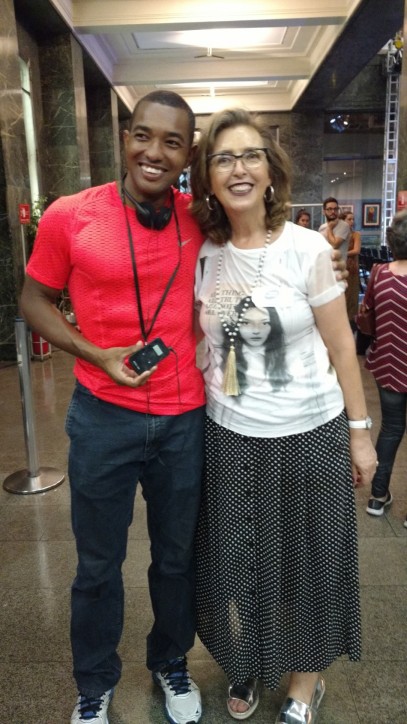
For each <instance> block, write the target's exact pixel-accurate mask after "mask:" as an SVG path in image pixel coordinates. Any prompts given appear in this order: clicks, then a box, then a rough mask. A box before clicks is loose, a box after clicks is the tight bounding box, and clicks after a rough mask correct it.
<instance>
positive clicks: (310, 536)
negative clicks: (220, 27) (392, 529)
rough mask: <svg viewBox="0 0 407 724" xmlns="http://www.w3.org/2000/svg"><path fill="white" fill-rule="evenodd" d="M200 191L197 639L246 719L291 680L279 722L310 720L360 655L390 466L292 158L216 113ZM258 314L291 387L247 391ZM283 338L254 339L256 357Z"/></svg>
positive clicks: (261, 383) (195, 168) (195, 179)
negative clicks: (363, 559)
mask: <svg viewBox="0 0 407 724" xmlns="http://www.w3.org/2000/svg"><path fill="white" fill-rule="evenodd" d="M191 188H192V193H193V198H194V199H195V200H194V202H193V204H192V207H191V208H192V212H193V214H194V215H195V217H196V219H197V221H198V223H199V224H200V226H201V228H202V230H203V232H204V233H205V234H206V235H207V237H208V239H207V241H206V242H205V243H204V245H203V247H202V249H201V252H200V258H199V262H198V264H197V270H196V299H197V304H198V305H199V306H200V323H201V327H202V330H203V333H204V335H205V340H206V346H205V355H204V361H203V365H202V366H203V370H204V377H205V384H206V393H207V419H206V437H205V469H204V482H203V500H202V507H201V512H200V517H199V523H198V530H197V539H196V556H197V618H198V626H197V631H198V635H199V637H200V638H201V640H202V642H203V643H204V645H205V646H206V647H207V648H208V650H209V651H210V653H211V654H212V655H213V656H214V658H215V659H216V661H217V662H218V664H219V665H220V666H221V667H222V668H223V670H224V671H225V673H226V675H227V678H228V680H229V688H228V694H227V709H228V711H229V714H230V716H231V717H232V718H234V719H239V720H240V719H246V718H248V717H249V716H250V715H251V714H252V713H253V712H254V710H255V709H256V707H257V704H258V701H259V691H258V685H257V681H258V680H259V679H260V680H262V681H263V682H264V684H265V685H266V686H267V687H269V688H270V689H274V688H276V687H277V686H278V684H279V682H280V678H281V676H282V674H283V673H284V672H290V678H289V684H288V696H287V698H286V700H285V701H284V703H283V705H282V707H281V710H280V713H279V715H278V716H277V719H276V721H277V722H278V723H279V724H280V723H285V724H294V722H295V724H311V723H313V722H314V721H315V718H316V715H317V710H318V707H319V704H320V701H321V699H322V697H323V694H324V689H325V684H324V680H323V678H322V676H321V674H320V672H321V670H322V669H325V668H326V667H328V666H329V665H330V664H331V663H332V662H333V661H334V660H335V659H336V658H338V657H340V656H342V655H343V654H348V655H349V657H350V658H351V659H352V660H356V659H358V658H359V656H360V643H361V642H360V613H359V584H358V562H357V529H356V518H355V503H354V491H353V485H354V484H356V483H357V482H358V483H361V484H368V483H370V481H371V479H372V477H373V472H374V470H375V465H376V454H375V450H374V447H373V445H372V442H371V439H370V434H369V427H370V424H371V421H370V418H368V415H367V409H366V402H365V398H364V394H363V388H362V381H361V376H360V369H359V365H358V361H357V358H356V354H355V344H354V339H353V336H352V332H351V329H350V327H349V324H348V320H347V316H346V308H345V301H344V295H343V286H342V285H341V284H338V283H337V282H336V280H335V277H334V275H333V273H332V268H331V262H330V254H331V249H330V246H329V244H327V242H326V241H325V240H324V239H323V238H322V236H321V235H320V234H318V232H315V231H311V230H309V229H304V228H302V227H300V226H298V225H295V224H293V223H291V222H288V221H287V220H286V214H287V209H288V205H289V201H290V171H289V161H288V158H287V156H286V154H285V153H284V152H283V151H282V149H281V148H280V147H279V146H278V145H277V144H276V143H275V142H274V140H273V138H272V135H271V133H270V129H269V128H268V127H267V125H264V124H263V123H261V120H260V119H259V120H256V118H254V117H253V116H251V115H250V114H249V113H248V112H247V111H244V110H242V109H232V110H226V111H222V112H220V113H218V114H216V115H215V116H214V117H213V118H212V120H211V121H210V123H209V125H208V128H207V130H206V131H205V132H204V133H203V134H202V136H201V139H200V142H199V146H198V153H197V155H196V156H195V157H194V160H193V163H192V168H191ZM254 307H256V308H257V309H258V310H259V312H258V313H257V319H260V318H262V319H263V323H264V324H265V325H266V326H268V325H270V334H273V323H272V322H271V317H270V320H268V319H267V316H266V314H265V313H264V311H263V312H262V310H265V309H267V308H272V309H273V310H274V311H275V313H277V315H278V320H279V323H278V325H276V324H274V329H275V332H274V334H275V336H276V346H277V347H281V345H282V344H283V349H284V356H283V357H282V358H281V359H280V361H279V368H280V377H284V379H283V380H282V381H281V383H279V384H273V382H272V380H271V379H270V382H269V383H268V382H266V378H267V374H268V373H267V370H266V368H265V365H264V364H263V365H258V366H257V368H256V371H255V372H254V370H253V371H252V375H253V374H254V373H255V374H257V381H258V384H257V386H256V385H255V384H253V383H252V384H250V385H247V386H242V387H241V386H240V384H239V364H240V363H239V356H238V353H237V338H238V335H240V336H242V328H243V325H244V322H245V321H246V322H247V321H248V313H249V311H250V310H252V309H253V308H254ZM260 312H261V314H260ZM252 314H253V313H251V316H252ZM269 337H270V335H267V338H266V334H265V333H264V338H263V339H264V341H262V342H260V340H259V339H258V335H257V336H256V342H258V345H257V352H259V348H261V347H263V353H265V340H266V339H269ZM222 346H223V347H224V357H223V358H224V362H223V368H222V369H221V371H220V369H219V352H218V350H219V348H221V347H222ZM259 387H260V388H261V396H259V395H258V394H257V390H258V389H259ZM240 400H241V401H240ZM243 403H244V404H243ZM232 413H233V414H232ZM333 571H334V575H333Z"/></svg>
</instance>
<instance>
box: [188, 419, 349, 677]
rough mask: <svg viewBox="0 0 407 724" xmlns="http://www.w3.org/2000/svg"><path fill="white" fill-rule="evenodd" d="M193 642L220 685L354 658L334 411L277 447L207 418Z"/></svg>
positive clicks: (342, 429)
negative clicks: (222, 678)
mask: <svg viewBox="0 0 407 724" xmlns="http://www.w3.org/2000/svg"><path fill="white" fill-rule="evenodd" d="M196 544H197V609H198V634H199V637H200V639H201V640H202V642H203V643H204V645H205V646H206V647H207V649H208V650H209V651H210V653H211V654H212V656H213V657H214V658H215V660H216V661H217V662H218V663H219V665H220V666H221V667H222V668H223V670H224V671H225V672H226V674H227V676H228V678H229V680H230V681H231V682H234V683H243V682H244V681H246V680H247V679H248V678H249V677H256V678H258V679H262V680H263V682H264V684H265V685H266V686H267V687H269V688H271V689H274V688H276V687H277V686H278V684H279V681H280V678H281V676H282V674H283V673H285V672H287V671H322V670H323V669H325V668H326V667H327V666H329V665H330V664H331V663H332V662H333V661H334V660H335V659H336V658H337V657H338V656H341V655H342V654H348V656H349V658H350V659H351V660H357V659H359V658H360V644H361V631H360V608H359V583H358V559H357V528H356V515H355V504H354V493H353V485H352V476H351V467H350V459H349V430H348V426H347V421H346V417H345V415H344V413H342V414H341V415H340V416H339V417H338V418H336V419H335V420H332V421H330V422H329V423H327V424H326V425H322V426H321V427H319V428H317V429H315V430H312V431H309V432H306V433H301V434H298V435H291V436H289V437H283V438H267V439H265V438H254V437H246V436H244V435H239V434H237V433H234V432H232V431H230V430H227V429H226V428H224V427H221V426H219V425H217V424H216V423H215V422H213V421H212V420H211V419H210V418H207V421H206V468H205V479H204V490H203V502H202V508H201V513H200V519H199V524H198V530H197V541H196Z"/></svg>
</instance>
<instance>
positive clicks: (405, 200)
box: [397, 191, 407, 211]
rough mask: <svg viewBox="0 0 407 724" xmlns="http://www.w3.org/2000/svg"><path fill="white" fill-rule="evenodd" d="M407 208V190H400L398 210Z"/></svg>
mask: <svg viewBox="0 0 407 724" xmlns="http://www.w3.org/2000/svg"><path fill="white" fill-rule="evenodd" d="M404 209H407V191H399V192H398V194H397V211H404Z"/></svg>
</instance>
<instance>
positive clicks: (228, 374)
mask: <svg viewBox="0 0 407 724" xmlns="http://www.w3.org/2000/svg"><path fill="white" fill-rule="evenodd" d="M270 242H271V230H270V229H269V231H268V232H267V236H266V240H265V242H264V247H263V250H262V252H261V254H260V257H259V263H258V266H257V272H256V276H255V279H254V282H253V284H252V287H251V290H250V293H249V294H248V295H247V296H246V297H245V299H244V302H243V305H242V309H241V310H240V312H239V315H238V317H237V320H236V322H235V323H233V324H231V322H230V321H229V320H228V319H227V317H226V316H225V314H224V311H223V308H222V304H221V301H220V291H221V290H220V280H221V276H222V266H223V254H224V249H225V247H224V246H222V247H221V249H220V251H219V257H218V266H217V270H216V285H215V301H216V307H217V311H218V316H219V319H220V321H221V324H222V327H223V330H224V332H225V334H226V335H227V336H228V339H229V352H228V356H227V359H226V365H225V370H224V373H223V382H222V391H223V392H224V394H225V395H230V396H237V395H240V388H239V382H238V379H237V370H236V349H235V344H236V335H237V333H238V331H239V327H240V325H241V324H242V321H243V317H244V315H245V314H246V311H247V309H248V308H249V306H250V300H251V297H252V294H253V292H254V290H255V289H256V287H257V286H258V285H259V283H260V280H261V275H262V271H263V267H264V261H265V258H266V252H267V247H268V246H269V244H270Z"/></svg>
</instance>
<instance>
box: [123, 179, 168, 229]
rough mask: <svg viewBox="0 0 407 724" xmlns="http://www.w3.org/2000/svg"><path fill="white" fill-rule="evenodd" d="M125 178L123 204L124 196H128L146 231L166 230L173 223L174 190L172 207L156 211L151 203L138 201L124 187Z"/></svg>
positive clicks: (162, 207) (163, 207) (164, 207)
mask: <svg viewBox="0 0 407 724" xmlns="http://www.w3.org/2000/svg"><path fill="white" fill-rule="evenodd" d="M125 178H126V177H124V178H123V180H122V198H123V202H124V196H127V198H128V199H129V200H130V201H131V203H132V204H134V208H135V210H136V216H137V219H138V221H139V222H140V224H141V225H142V226H145V227H146V229H154V230H155V231H161V230H162V229H164V228H165V227H166V226H167V225H168V224H169V223H170V221H171V216H172V211H173V208H174V195H173V192H172V189H171V191H170V193H171V206H161V208H159V209H156V208H154V206H153V204H152V203H151V202H150V201H136V199H135V198H134V196H132V195H131V193H130V192H129V191H127V189H126V187H125V185H124V179H125Z"/></svg>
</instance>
